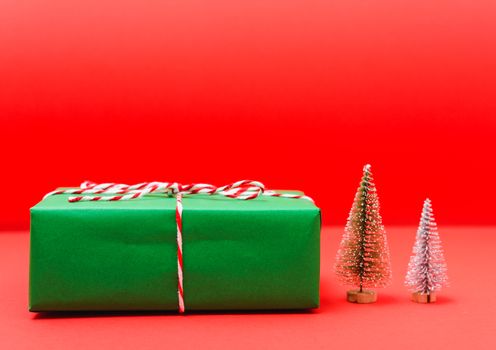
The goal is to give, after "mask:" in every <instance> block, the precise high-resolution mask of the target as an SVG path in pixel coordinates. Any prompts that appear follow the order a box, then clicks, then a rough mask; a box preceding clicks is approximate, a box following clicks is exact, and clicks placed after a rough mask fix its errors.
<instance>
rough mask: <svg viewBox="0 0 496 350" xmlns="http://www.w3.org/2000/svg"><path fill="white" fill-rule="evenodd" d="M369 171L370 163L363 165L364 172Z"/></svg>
mask: <svg viewBox="0 0 496 350" xmlns="http://www.w3.org/2000/svg"><path fill="white" fill-rule="evenodd" d="M369 171H370V164H365V166H364V167H363V172H364V173H367V172H369Z"/></svg>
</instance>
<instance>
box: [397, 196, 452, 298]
mask: <svg viewBox="0 0 496 350" xmlns="http://www.w3.org/2000/svg"><path fill="white" fill-rule="evenodd" d="M447 283H448V276H447V268H446V262H445V260H444V254H443V249H442V246H441V240H440V239H439V234H438V232H437V225H436V221H435V219H434V214H433V211H432V205H431V201H430V200H429V199H426V200H425V202H424V207H423V209H422V216H421V218H420V225H419V228H418V231H417V238H416V241H415V245H414V247H413V255H412V257H411V258H410V263H409V264H408V272H407V275H406V281H405V284H406V286H408V287H409V288H410V290H411V291H412V293H413V294H412V300H413V301H416V302H420V303H432V302H435V301H436V292H437V291H439V290H440V289H441V287H443V286H446V285H447Z"/></svg>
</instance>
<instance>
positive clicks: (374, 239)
mask: <svg viewBox="0 0 496 350" xmlns="http://www.w3.org/2000/svg"><path fill="white" fill-rule="evenodd" d="M335 270H336V274H337V276H338V278H339V280H340V282H341V283H342V284H344V285H351V286H355V287H358V289H357V290H350V291H348V293H347V300H348V301H349V302H355V303H360V304H366V303H373V302H375V301H376V300H377V294H376V293H375V292H374V291H371V290H366V289H365V288H378V287H384V286H386V285H388V284H389V282H390V280H391V266H390V258H389V247H388V244H387V238H386V231H385V229H384V226H383V224H382V218H381V215H380V214H379V197H378V196H377V191H376V188H375V184H374V181H373V178H372V172H371V171H370V165H369V164H367V165H365V166H364V168H363V177H362V181H361V182H360V187H358V190H357V193H356V195H355V200H354V202H353V206H352V208H351V211H350V215H349V217H348V222H347V224H346V228H345V232H344V235H343V239H342V241H341V246H340V248H339V251H338V254H337V259H336V265H335Z"/></svg>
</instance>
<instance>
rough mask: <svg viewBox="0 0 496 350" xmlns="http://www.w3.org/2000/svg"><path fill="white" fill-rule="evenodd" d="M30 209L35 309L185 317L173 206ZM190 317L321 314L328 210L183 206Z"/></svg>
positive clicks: (58, 204)
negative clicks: (206, 313)
mask: <svg viewBox="0 0 496 350" xmlns="http://www.w3.org/2000/svg"><path fill="white" fill-rule="evenodd" d="M68 197H69V195H66V194H63V195H56V196H51V197H48V198H46V199H44V200H43V201H42V202H40V203H39V204H37V205H36V206H35V207H33V208H32V209H31V242H30V243H31V251H30V254H31V256H30V296H29V310H30V311H35V312H41V311H110V310H177V309H178V295H177V246H176V222H175V205H176V201H175V199H174V198H167V197H166V196H164V195H163V194H162V195H160V194H157V195H148V196H146V197H144V198H140V199H139V200H132V201H116V202H103V201H101V202H78V203H68V201H67V198H68ZM183 206H184V210H183V259H184V299H185V305H186V311H190V310H264V309H265V310H277V309H309V308H316V307H318V306H319V268H320V209H318V208H317V207H316V206H315V205H314V204H313V203H311V202H310V201H307V200H304V199H292V198H280V197H258V198H256V199H253V200H237V199H231V198H226V197H223V196H217V195H214V196H207V195H192V196H185V197H184V198H183Z"/></svg>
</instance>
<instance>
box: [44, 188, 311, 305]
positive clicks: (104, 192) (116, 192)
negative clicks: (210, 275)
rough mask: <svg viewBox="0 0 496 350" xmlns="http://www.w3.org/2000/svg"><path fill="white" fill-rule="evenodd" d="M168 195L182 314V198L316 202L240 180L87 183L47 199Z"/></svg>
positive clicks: (103, 199)
mask: <svg viewBox="0 0 496 350" xmlns="http://www.w3.org/2000/svg"><path fill="white" fill-rule="evenodd" d="M152 193H153V194H160V193H162V194H167V195H169V196H171V195H175V197H176V226H177V236H176V242H177V279H178V284H177V294H178V306H179V312H180V313H184V311H185V306H184V285H183V233H182V231H183V220H182V215H183V195H193V194H206V195H221V196H225V197H229V198H235V199H241V200H250V199H255V198H257V197H259V196H269V197H283V198H295V199H306V200H309V201H311V202H313V199H312V198H310V197H308V196H305V195H299V194H291V193H277V192H275V191H269V190H266V189H265V186H264V185H263V184H262V183H261V182H258V181H251V180H241V181H237V182H234V183H232V184H229V185H225V186H220V187H216V186H213V185H210V184H201V183H198V184H195V183H194V184H188V185H181V184H179V183H177V182H142V183H139V184H135V185H125V184H116V183H102V184H96V183H94V182H90V181H85V182H83V183H82V184H81V186H80V187H79V188H71V189H64V190H55V191H52V192H50V193H47V194H46V195H45V197H44V198H46V197H49V196H53V195H57V194H74V195H75V196H71V197H69V199H68V201H69V202H71V203H74V202H89V201H128V200H134V199H139V198H141V197H143V196H146V195H148V194H152Z"/></svg>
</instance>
